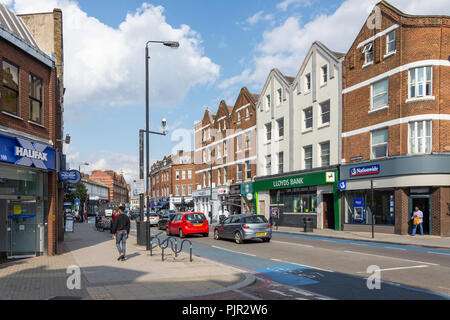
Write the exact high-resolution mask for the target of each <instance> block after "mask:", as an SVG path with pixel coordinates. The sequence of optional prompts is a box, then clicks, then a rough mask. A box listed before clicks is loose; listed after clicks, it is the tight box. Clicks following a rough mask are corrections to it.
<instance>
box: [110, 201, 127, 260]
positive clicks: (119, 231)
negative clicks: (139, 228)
mask: <svg viewBox="0 0 450 320" xmlns="http://www.w3.org/2000/svg"><path fill="white" fill-rule="evenodd" d="M124 211H125V207H123V206H120V207H119V213H118V214H117V215H116V218H115V219H114V223H113V226H112V228H111V230H112V232H113V236H112V238H113V239H114V238H116V246H117V250H118V251H119V257H118V258H117V260H118V261H125V260H126V256H125V254H126V247H127V239H128V236H129V234H130V218H128V216H127V215H126V214H124Z"/></svg>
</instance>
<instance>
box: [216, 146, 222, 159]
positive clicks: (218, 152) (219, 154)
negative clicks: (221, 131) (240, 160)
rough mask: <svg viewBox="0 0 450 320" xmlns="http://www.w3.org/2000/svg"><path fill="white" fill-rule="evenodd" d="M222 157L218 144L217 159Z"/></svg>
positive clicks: (220, 147)
mask: <svg viewBox="0 0 450 320" xmlns="http://www.w3.org/2000/svg"><path fill="white" fill-rule="evenodd" d="M221 157H222V146H221V145H220V144H218V145H217V159H220V158H221Z"/></svg>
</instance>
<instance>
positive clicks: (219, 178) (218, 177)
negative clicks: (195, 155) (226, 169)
mask: <svg viewBox="0 0 450 320" xmlns="http://www.w3.org/2000/svg"><path fill="white" fill-rule="evenodd" d="M220 180H221V177H220V169H218V170H217V185H218V186H220V183H221V181H220Z"/></svg>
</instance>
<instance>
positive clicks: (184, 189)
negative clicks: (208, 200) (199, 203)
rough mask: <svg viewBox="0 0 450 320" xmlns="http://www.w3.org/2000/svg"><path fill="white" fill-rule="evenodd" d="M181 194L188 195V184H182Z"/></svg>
mask: <svg viewBox="0 0 450 320" xmlns="http://www.w3.org/2000/svg"><path fill="white" fill-rule="evenodd" d="M181 195H182V196H185V195H186V185H184V184H183V185H182V186H181Z"/></svg>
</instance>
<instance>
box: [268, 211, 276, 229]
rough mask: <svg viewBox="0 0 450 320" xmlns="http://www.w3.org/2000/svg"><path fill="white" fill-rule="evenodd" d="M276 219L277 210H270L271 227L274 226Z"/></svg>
mask: <svg viewBox="0 0 450 320" xmlns="http://www.w3.org/2000/svg"><path fill="white" fill-rule="evenodd" d="M274 219H275V209H274V208H270V217H269V223H270V225H271V226H273V222H274Z"/></svg>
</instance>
